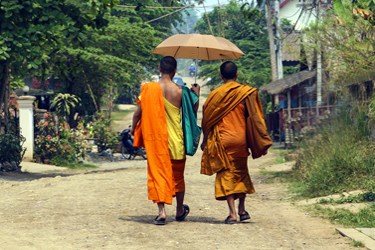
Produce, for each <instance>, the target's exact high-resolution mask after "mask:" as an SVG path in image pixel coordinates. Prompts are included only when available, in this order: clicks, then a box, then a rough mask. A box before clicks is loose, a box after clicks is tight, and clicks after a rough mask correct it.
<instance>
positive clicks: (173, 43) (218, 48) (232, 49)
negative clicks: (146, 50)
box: [153, 34, 244, 60]
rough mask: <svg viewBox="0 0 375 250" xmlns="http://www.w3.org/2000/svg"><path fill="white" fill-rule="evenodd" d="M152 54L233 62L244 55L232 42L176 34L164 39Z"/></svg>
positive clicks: (205, 36)
mask: <svg viewBox="0 0 375 250" xmlns="http://www.w3.org/2000/svg"><path fill="white" fill-rule="evenodd" d="M153 53H154V54H159V55H163V56H173V57H175V58H185V59H198V60H222V59H224V60H233V59H238V58H240V57H241V56H243V55H244V53H243V52H242V51H241V50H240V49H239V48H238V47H237V46H236V45H234V44H233V43H232V42H230V41H229V40H227V39H225V38H223V37H216V36H212V35H201V34H177V35H173V36H171V37H169V38H167V39H165V40H164V41H163V42H162V43H160V44H159V45H158V46H157V47H156V48H155V49H154V51H153Z"/></svg>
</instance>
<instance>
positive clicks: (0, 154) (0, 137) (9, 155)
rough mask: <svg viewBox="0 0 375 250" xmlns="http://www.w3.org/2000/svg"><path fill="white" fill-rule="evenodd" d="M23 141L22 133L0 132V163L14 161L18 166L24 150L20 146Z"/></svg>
mask: <svg viewBox="0 0 375 250" xmlns="http://www.w3.org/2000/svg"><path fill="white" fill-rule="evenodd" d="M24 142H25V138H24V137H23V136H22V135H17V134H13V133H5V134H0V163H5V162H9V163H10V162H15V163H16V165H17V166H19V165H20V163H21V161H22V158H23V155H24V153H25V150H26V149H25V148H23V147H22V145H23V143H24Z"/></svg>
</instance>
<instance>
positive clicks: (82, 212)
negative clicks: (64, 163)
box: [0, 103, 358, 250]
mask: <svg viewBox="0 0 375 250" xmlns="http://www.w3.org/2000/svg"><path fill="white" fill-rule="evenodd" d="M202 104H203V103H201V105H202ZM125 124H127V123H125ZM200 157H201V152H198V153H197V154H196V155H195V156H194V157H189V158H188V160H187V166H186V173H185V179H186V188H187V190H186V199H185V203H186V204H188V205H189V206H190V209H191V212H190V214H189V215H188V217H187V221H186V222H176V221H175V220H174V215H175V207H174V206H167V213H168V219H167V225H166V226H155V225H152V224H151V223H150V222H151V220H152V219H153V218H154V217H155V216H156V214H157V207H156V205H155V204H153V203H152V202H151V201H148V200H147V188H146V181H147V175H146V161H144V160H141V159H137V158H136V159H135V160H132V161H130V160H124V161H119V162H113V163H101V165H100V166H101V167H100V168H99V169H96V170H91V171H69V170H62V171H60V172H56V171H52V172H50V173H47V174H32V173H23V174H18V175H0V189H1V190H2V191H3V192H2V195H1V196H0V223H1V229H0V246H1V247H0V248H1V249H341V250H344V249H358V248H355V247H353V246H352V243H351V240H349V239H348V238H345V237H343V236H341V235H340V234H338V233H337V232H336V231H335V226H334V225H332V224H331V223H329V222H327V221H324V220H322V219H320V218H315V217H313V216H311V215H309V214H307V213H305V212H303V211H302V210H300V209H299V208H298V207H296V206H295V205H293V202H292V200H291V199H290V196H289V194H288V192H287V190H286V187H285V186H284V185H283V184H281V183H277V182H273V181H269V179H268V178H269V175H264V173H263V170H267V171H276V172H277V171H283V170H285V165H275V159H276V157H277V156H276V155H275V154H274V153H273V152H272V150H271V152H270V153H269V154H268V155H267V156H265V157H262V158H260V159H257V160H255V161H254V160H251V159H249V169H250V173H251V176H252V179H253V181H254V186H255V189H256V191H257V192H256V193H255V194H253V195H250V196H248V198H247V200H246V206H247V210H248V211H249V212H250V213H251V215H252V219H251V220H250V221H249V222H247V223H238V224H235V225H225V224H224V223H223V222H224V219H225V217H226V216H227V214H228V209H227V205H226V202H220V201H216V200H215V198H214V186H213V185H214V176H204V175H201V174H199V170H200ZM267 176H268V177H267Z"/></svg>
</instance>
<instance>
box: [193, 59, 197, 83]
mask: <svg viewBox="0 0 375 250" xmlns="http://www.w3.org/2000/svg"><path fill="white" fill-rule="evenodd" d="M197 60H198V59H195V74H194V77H195V78H194V83H197V74H198V64H197Z"/></svg>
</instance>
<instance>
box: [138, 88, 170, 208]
mask: <svg viewBox="0 0 375 250" xmlns="http://www.w3.org/2000/svg"><path fill="white" fill-rule="evenodd" d="M139 105H141V108H142V118H141V121H140V123H139V126H137V128H136V130H135V134H134V146H142V142H143V144H144V146H145V148H146V152H147V177H148V179H147V187H148V198H149V199H150V200H152V201H153V202H155V203H159V202H163V203H166V204H172V199H173V196H175V183H174V179H173V171H172V163H171V160H170V155H169V148H168V130H167V118H166V112H165V108H164V97H163V93H162V89H161V87H160V84H159V83H156V82H151V83H147V84H144V85H143V86H142V90H141V100H140V101H139Z"/></svg>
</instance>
